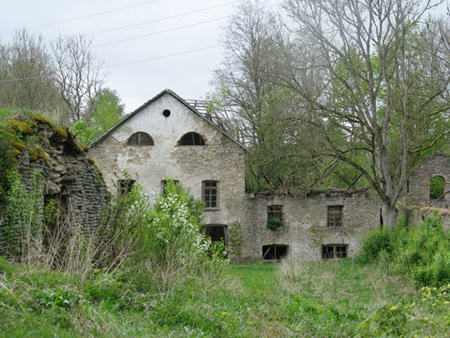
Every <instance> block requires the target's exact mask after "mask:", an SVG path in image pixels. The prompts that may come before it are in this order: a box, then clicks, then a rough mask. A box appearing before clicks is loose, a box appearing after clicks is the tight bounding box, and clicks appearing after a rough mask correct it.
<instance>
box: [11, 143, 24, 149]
mask: <svg viewBox="0 0 450 338" xmlns="http://www.w3.org/2000/svg"><path fill="white" fill-rule="evenodd" d="M12 146H13V147H14V148H16V149H22V148H26V146H25V145H24V144H22V143H20V142H13V144H12Z"/></svg>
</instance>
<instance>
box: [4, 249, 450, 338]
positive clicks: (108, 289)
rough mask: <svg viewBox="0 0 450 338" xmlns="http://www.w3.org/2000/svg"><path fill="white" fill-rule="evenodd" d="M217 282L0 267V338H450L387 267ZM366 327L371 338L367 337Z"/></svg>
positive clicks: (351, 266) (282, 268)
mask: <svg viewBox="0 0 450 338" xmlns="http://www.w3.org/2000/svg"><path fill="white" fill-rule="evenodd" d="M216 277H217V278H215V279H211V278H205V279H202V278H192V279H189V278H188V279H186V280H184V281H183V282H182V283H179V284H173V285H170V286H169V285H166V286H165V287H164V288H161V287H156V286H152V285H148V287H146V288H145V289H143V288H142V285H139V286H137V285H136V284H134V283H132V282H131V279H130V278H129V276H127V273H126V271H122V273H121V274H117V275H114V276H113V275H108V274H103V273H101V272H98V271H95V272H92V275H91V276H90V278H89V279H88V280H87V281H86V282H85V283H84V284H83V285H80V284H79V283H77V282H76V281H75V280H73V277H72V276H70V275H67V274H65V273H62V272H55V271H53V272H48V271H45V270H43V269H40V268H36V267H31V266H23V265H19V264H15V263H11V262H7V261H6V260H4V259H2V258H0V335H1V336H4V337H50V336H51V337H80V336H94V337H117V336H121V337H139V336H141V337H290V336H291V337H355V336H367V337H370V336H376V335H377V334H376V332H381V331H377V330H376V327H375V326H376V325H378V326H380V327H381V326H383V325H385V323H384V322H380V320H379V319H377V320H374V318H375V317H376V316H374V314H378V315H377V316H378V317H380V316H381V315H386V313H388V314H390V315H388V316H387V321H386V322H387V323H388V324H387V325H388V326H389V328H393V329H392V331H391V332H390V333H389V331H386V332H384V333H385V335H384V336H386V337H387V336H392V337H395V336H400V334H403V335H404V336H406V337H414V336H417V337H426V336H430V337H431V336H434V337H445V336H446V335H448V333H447V331H448V322H447V324H446V323H445V319H446V318H444V317H445V315H446V314H447V315H448V310H449V309H450V308H449V307H448V304H444V302H441V303H438V302H437V301H436V300H435V299H433V298H432V297H431V296H430V298H427V299H426V297H425V298H424V295H423V292H421V291H420V290H417V289H415V288H414V287H413V286H412V285H411V284H410V283H409V282H408V281H406V280H402V279H401V278H399V277H396V276H392V275H390V274H389V270H388V269H387V267H385V266H382V265H378V266H373V265H362V264H359V263H357V262H356V261H355V260H351V259H345V260H336V261H322V262H296V261H285V262H282V263H281V264H264V263H262V262H257V263H251V264H243V265H230V266H229V267H227V268H225V269H224V270H223V271H222V272H221V273H220V274H219V275H217V276H216ZM426 292H428V291H426ZM426 292H425V293H426ZM429 293H430V295H431V292H429ZM436 303H437V304H436ZM447 303H448V302H447ZM433 304H434V305H433ZM380 309H381V310H382V311H381V310H380ZM383 309H388V310H386V311H387V312H386V311H384V310H383ZM392 309H394V310H392ZM380 311H381V312H380ZM383 311H384V312H383ZM446 311H447V312H446ZM443 316H444V317H443ZM378 317H377V318H378ZM403 317H405V318H406V320H403ZM383 318H384V317H383ZM364 322H367V323H369V324H370V325H371V326H372V327H373V330H372V331H367V330H364V328H363V329H361V327H360V324H361V323H364ZM400 325H401V326H402V327H401V328H399V327H398V326H400ZM367 332H369V334H367ZM370 332H372V333H370ZM380 335H381V334H380Z"/></svg>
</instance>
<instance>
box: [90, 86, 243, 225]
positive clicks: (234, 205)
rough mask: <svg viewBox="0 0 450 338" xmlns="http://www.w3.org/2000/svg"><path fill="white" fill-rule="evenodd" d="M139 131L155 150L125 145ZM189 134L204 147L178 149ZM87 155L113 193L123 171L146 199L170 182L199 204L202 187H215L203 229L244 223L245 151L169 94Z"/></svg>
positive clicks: (108, 135) (155, 100) (103, 138)
mask: <svg viewBox="0 0 450 338" xmlns="http://www.w3.org/2000/svg"><path fill="white" fill-rule="evenodd" d="M164 112H166V115H168V116H165V115H164ZM168 112H170V114H169V113H168ZM139 132H145V133H146V134H148V135H150V136H151V138H152V140H153V144H154V145H130V143H131V142H130V136H132V135H134V134H135V133H139ZM191 132H194V133H197V134H198V135H200V136H201V137H202V138H203V140H204V145H200V146H199V145H186V146H183V145H181V144H180V143H181V142H180V140H181V138H182V137H183V136H184V135H185V134H187V133H191ZM89 152H90V156H92V157H93V158H94V159H95V161H96V163H97V164H98V166H99V167H100V169H101V171H102V173H103V175H104V178H105V181H106V182H107V184H108V187H109V189H110V191H112V192H117V191H118V188H117V184H118V180H120V179H123V178H124V176H123V172H124V171H126V173H127V175H128V176H129V178H130V179H133V180H136V181H137V182H139V183H140V184H142V185H143V187H144V189H145V192H146V193H147V194H148V195H149V197H150V200H155V199H156V197H157V196H158V194H160V193H161V192H162V185H163V183H162V182H163V181H165V180H167V179H169V178H170V179H173V180H176V181H179V182H180V184H182V185H183V187H184V188H186V189H188V190H189V191H190V193H191V194H192V195H193V196H194V197H195V198H198V199H201V198H202V194H203V189H202V187H203V182H205V181H208V182H216V184H217V186H218V196H217V198H218V205H217V206H215V207H211V208H207V209H206V211H205V213H204V222H205V224H208V225H223V226H230V225H231V224H232V223H233V222H235V221H237V222H240V223H244V218H245V217H246V210H245V207H246V203H245V201H246V195H245V155H246V150H245V149H244V147H243V146H242V145H240V144H238V143H237V142H236V141H234V140H233V139H232V138H231V137H229V136H228V135H226V134H225V133H224V132H222V131H221V130H220V129H219V128H218V127H216V126H215V125H214V124H212V123H211V122H210V121H208V120H207V119H205V118H204V117H202V116H201V115H200V114H199V113H198V112H197V111H195V110H194V109H193V108H192V107H191V106H190V105H188V104H187V103H186V102H185V101H184V100H182V99H181V98H180V97H178V96H177V95H176V94H175V93H173V92H171V91H169V90H166V91H163V92H162V93H160V94H159V95H158V96H156V97H155V98H153V99H152V100H150V101H149V102H147V103H146V104H144V105H143V106H142V107H140V108H138V110H137V111H135V112H134V113H133V114H131V115H130V116H129V117H128V118H126V119H125V120H124V121H122V122H121V123H119V124H118V125H116V126H115V127H114V128H113V129H112V130H110V131H109V132H107V133H106V134H104V135H103V136H101V137H100V138H99V139H98V140H96V141H94V142H93V144H92V146H91V149H90V151H89Z"/></svg>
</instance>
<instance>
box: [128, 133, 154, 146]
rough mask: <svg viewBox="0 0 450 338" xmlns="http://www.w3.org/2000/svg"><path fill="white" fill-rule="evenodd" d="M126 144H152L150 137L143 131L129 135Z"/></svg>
mask: <svg viewBox="0 0 450 338" xmlns="http://www.w3.org/2000/svg"><path fill="white" fill-rule="evenodd" d="M127 144H128V145H129V146H154V145H155V142H154V141H153V139H152V137H151V136H150V135H149V134H147V133H144V132H137V133H134V134H133V135H131V136H130V138H129V139H128V142H127Z"/></svg>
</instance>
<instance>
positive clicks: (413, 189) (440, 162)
mask: <svg viewBox="0 0 450 338" xmlns="http://www.w3.org/2000/svg"><path fill="white" fill-rule="evenodd" d="M435 176H441V177H442V178H443V179H444V181H445V186H444V196H442V198H439V199H435V200H433V199H431V198H430V179H431V178H432V177H435ZM449 182H450V156H448V155H445V154H439V153H435V154H433V155H430V156H429V157H427V158H425V159H424V160H423V161H422V163H421V164H420V165H418V166H417V167H416V168H415V169H414V170H413V171H412V172H411V175H410V177H409V179H408V185H407V188H406V192H405V193H404V198H403V200H402V201H401V202H400V203H399V205H400V208H399V209H400V212H401V213H403V214H406V216H407V217H408V222H409V223H410V224H414V225H418V224H419V223H420V222H422V220H423V219H424V218H425V216H426V215H427V214H428V213H430V212H434V211H436V212H437V213H438V214H439V215H441V218H442V220H443V223H444V226H446V227H447V228H449V229H450V216H449V215H450V183H449Z"/></svg>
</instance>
